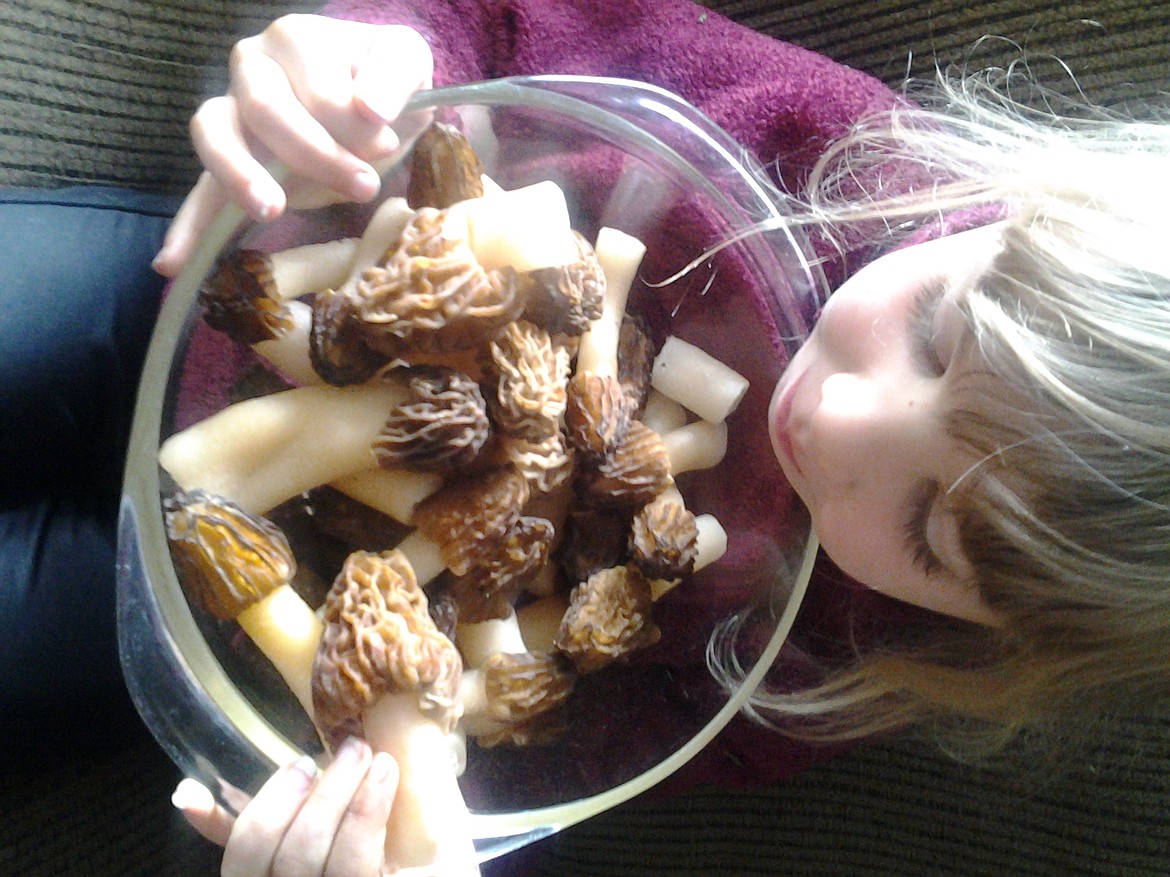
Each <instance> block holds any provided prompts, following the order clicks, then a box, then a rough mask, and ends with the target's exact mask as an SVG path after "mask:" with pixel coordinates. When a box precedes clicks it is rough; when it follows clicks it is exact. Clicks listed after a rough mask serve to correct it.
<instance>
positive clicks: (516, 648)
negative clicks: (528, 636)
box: [455, 610, 530, 672]
mask: <svg viewBox="0 0 1170 877" xmlns="http://www.w3.org/2000/svg"><path fill="white" fill-rule="evenodd" d="M455 645H456V646H458V647H459V654H460V655H462V656H463V669H464V671H465V672H466V671H467V670H468V669H475V668H476V667H481V666H483V664H484V662H485V661H487V659H488V658H490V657H491V656H492V655H494V654H497V653H498V652H504V653H506V654H519V653H521V652H527V651H530V649H529V647H528V646H527V645H525V642H524V635H523V633H522V631H521V629H520V622H519V619H518V618H517V615H516V611H515V610H512V612H510V613H508V615H507V617H505V618H490V619H488V620H487V621H477V622H474V623H472V624H460V625H457V626H456V628H455Z"/></svg>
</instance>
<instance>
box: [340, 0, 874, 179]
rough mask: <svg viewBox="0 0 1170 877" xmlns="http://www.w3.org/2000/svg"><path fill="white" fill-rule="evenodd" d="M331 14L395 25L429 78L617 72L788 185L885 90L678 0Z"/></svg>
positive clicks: (387, 4) (365, 1)
mask: <svg viewBox="0 0 1170 877" xmlns="http://www.w3.org/2000/svg"><path fill="white" fill-rule="evenodd" d="M324 12H325V13H326V14H329V15H333V16H336V17H343V18H350V19H356V20H363V21H370V22H378V23H391V22H394V23H401V24H407V25H410V26H412V27H414V28H415V29H416V30H418V31H419V32H420V33H421V34H422V35H423V36H424V37H425V38H426V39H427V41H428V42H429V43H430V45H431V47H432V50H433V51H434V54H435V62H436V71H435V81H436V84H438V85H444V84H450V83H456V82H468V81H473V80H476V79H487V78H495V77H500V76H511V75H523V74H537V73H567V74H588V75H597V76H620V77H627V78H631V79H637V80H641V81H643V82H649V83H652V84H654V85H659V86H662V87H664V88H667V89H669V90H671V91H673V92H675V93H677V94H679V95H681V96H682V97H684V98H686V99H687V100H688V101H690V102H691V103H693V104H694V105H696V106H697V107H699V108H700V109H701V110H703V111H704V112H705V113H706V114H707V115H709V116H710V117H711V118H712V119H714V121H715V122H717V123H718V124H719V125H721V126H722V127H723V128H724V129H725V130H727V131H728V132H729V133H730V134H731V135H732V136H733V137H734V138H735V139H736V140H738V141H739V142H740V143H742V144H743V145H744V146H746V147H747V148H748V149H749V150H751V151H752V153H753V154H754V155H755V156H756V157H757V158H758V159H759V160H760V161H761V163H762V164H764V165H765V166H767V167H768V168H770V170H771V171H772V173H773V176H774V178H776V179H777V182H779V183H780V185H781V187H782V188H784V189H786V190H787V191H794V190H796V189H798V188H799V187H800V186H801V184H802V183H803V181H804V180H805V178H806V176H807V173H808V171H809V170H810V169H811V167H812V165H813V164H814V163H815V161H816V160H817V158H818V157H819V156H820V154H821V151H822V150H823V148H824V146H825V145H826V144H827V143H829V142H831V141H832V140H834V139H836V138H837V137H839V136H840V135H841V134H842V133H843V132H844V131H846V130H847V129H848V128H849V127H850V126H851V125H852V124H853V123H854V122H855V121H856V120H857V119H858V118H859V117H861V116H862V115H864V114H866V113H867V112H871V111H877V110H881V109H885V108H888V107H890V106H891V105H893V103H894V102H895V100H896V97H895V95H894V94H893V92H891V91H890V90H889V89H888V88H886V87H885V86H884V85H883V84H882V83H880V82H878V81H877V80H876V79H874V78H872V77H870V76H869V75H867V74H864V73H861V72H859V71H857V70H853V69H851V68H849V67H846V66H844V65H842V64H838V63H836V62H835V61H832V60H830V59H829V58H826V57H824V56H822V55H818V54H816V53H813V52H810V51H808V50H805V49H802V48H800V47H797V46H794V45H791V44H789V43H785V42H783V41H780V40H776V39H772V38H771V37H767V36H765V35H763V34H760V33H757V32H755V31H753V30H751V29H749V28H746V27H743V26H741V25H738V24H736V23H734V22H732V21H730V20H728V19H727V18H724V17H723V16H721V15H719V14H717V13H715V12H712V11H711V10H708V9H705V8H704V7H702V6H699V5H697V4H695V3H691V2H689V0H558V2H555V3H550V2H548V0H427V2H421V0H415V2H414V3H413V4H412V3H410V2H402V0H334V2H333V3H331V4H329V5H328V6H326V7H325V9H324Z"/></svg>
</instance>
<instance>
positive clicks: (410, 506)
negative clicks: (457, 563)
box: [332, 468, 443, 524]
mask: <svg viewBox="0 0 1170 877" xmlns="http://www.w3.org/2000/svg"><path fill="white" fill-rule="evenodd" d="M442 486H443V477H442V476H441V475H439V474H438V473H435V472H420V471H417V470H414V469H381V468H379V469H364V470H362V471H361V472H354V473H353V474H352V475H346V476H345V477H344V478H340V479H338V480H337V481H334V482H333V483H332V487H334V488H335V489H337V490H340V491H341V492H342V493H344V494H345V495H346V496H348V497H350V498H351V499H356V500H357V501H358V502H361V503H364V504H366V505H368V506H369V507H370V508H373V509H377V510H378V511H380V512H382V513H383V514H385V515H389V516H390V517H392V518H393V519H394V520H396V521H398V522H399V523H400V524H409V523H410V522H411V519H412V518H413V517H414V507H415V506H417V505H418V504H419V503H420V502H422V501H423V500H424V499H426V498H427V497H428V496H430V495H431V494H432V493H434V492H435V491H436V490H438V489H439V488H440V487H442Z"/></svg>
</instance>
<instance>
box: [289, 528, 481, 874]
mask: <svg viewBox="0 0 1170 877" xmlns="http://www.w3.org/2000/svg"><path fill="white" fill-rule="evenodd" d="M461 673H462V661H461V659H460V657H459V652H458V651H457V650H456V648H455V644H454V643H452V642H451V641H450V640H449V639H448V638H447V637H446V636H444V635H443V634H441V633H440V632H439V631H438V629H437V628H436V627H435V624H434V622H433V621H432V620H431V617H430V614H429V612H428V609H427V598H426V595H425V594H424V593H423V590H422V588H421V587H420V586H419V584H418V582H417V581H416V580H415V577H414V573H413V571H412V570H411V568H410V564H409V563H408V562H407V561H406V559H405V558H404V557H403V556H402V555H401V554H400V553H399V552H395V551H390V552H385V553H382V554H372V553H367V552H355V553H354V554H352V555H350V557H349V559H348V560H347V561H346V563H345V566H344V567H343V569H342V571H341V573H340V574H339V575H338V577H337V580H336V581H335V582H334V584H333V588H332V589H331V590H330V592H329V595H328V597H327V598H326V602H325V632H324V635H323V637H322V639H321V647H320V649H319V651H318V653H317V660H316V663H315V665H314V668H313V685H312V690H313V703H314V706H315V708H316V717H317V721H318V723H319V725H320V727H321V728H322V730H323V731H324V733H325V735H326V736H327V737H328V738H329V739H330V740H331V741H334V742H335V743H336V742H340V740H341V739H344V738H345V737H346V736H349V735H350V734H354V733H357V734H360V735H362V736H364V737H365V739H366V741H367V742H369V744H370V746H371V747H372V748H373V749H375V750H379V751H384V752H389V753H390V754H391V755H393V756H394V758H395V760H396V761H397V762H398V767H399V771H400V779H399V783H398V792H397V794H396V795H395V798H394V803H393V808H392V810H391V815H390V821H389V823H388V824H387V828H386V856H387V861H388V863H389V864H390V865H391V866H392V867H397V868H411V867H434V866H443V865H448V866H449V865H451V864H453V863H460V864H466V863H468V862H471V861H473V859H472V857H473V856H474V849H473V848H472V847H471V845H470V843H469V842H468V840H467V838H468V837H469V833H468V830H467V826H466V822H467V819H468V812H467V806H466V804H465V802H464V800H463V796H462V794H461V793H460V791H459V785H458V783H457V781H456V775H455V766H454V764H453V760H452V757H451V748H450V745H449V743H448V741H447V735H448V734H449V733H450V731H451V730H452V729H453V728H454V727H455V723H456V722H457V721H458V719H459V707H458V691H459V680H460V676H461Z"/></svg>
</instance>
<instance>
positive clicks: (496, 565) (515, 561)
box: [445, 515, 554, 622]
mask: <svg viewBox="0 0 1170 877" xmlns="http://www.w3.org/2000/svg"><path fill="white" fill-rule="evenodd" d="M553 533H554V530H553V525H552V523H550V522H549V521H548V520H547V519H545V518H540V517H535V516H532V515H521V516H520V517H519V518H517V519H516V521H515V522H514V523H513V524H512V525H511V526H510V527H509V528H508V529H507V531H506V532H505V533H504V534H503V535H502V536H501V537H499V538H498V539H495V540H492V541H491V542H490V543H489V549H488V551H487V553H486V554H485V556H483V557H482V558H481V559H480V560H478V561H477V562H476V564H475V565H474V566H473V567H472V568H471V569H470V570H468V572H467V573H465V574H464V575H461V576H459V577H458V578H456V579H455V580H454V581H453V582H451V583H450V585H448V587H447V589H446V591H445V593H447V594H449V595H450V596H451V597H452V599H454V600H455V603H456V605H457V606H458V607H459V618H460V619H461V620H464V621H467V622H476V621H485V620H487V619H489V618H503V617H505V616H507V615H508V614H509V613H510V612H511V611H512V603H513V602H514V601H515V599H516V597H517V595H518V594H519V592H520V589H521V586H522V584H523V582H524V580H525V578H527V577H528V576H530V575H532V573H534V572H535V571H536V570H537V569H539V568H540V567H542V566H543V565H544V564H545V563H547V562H548V557H549V547H550V545H551V544H552V539H553Z"/></svg>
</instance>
